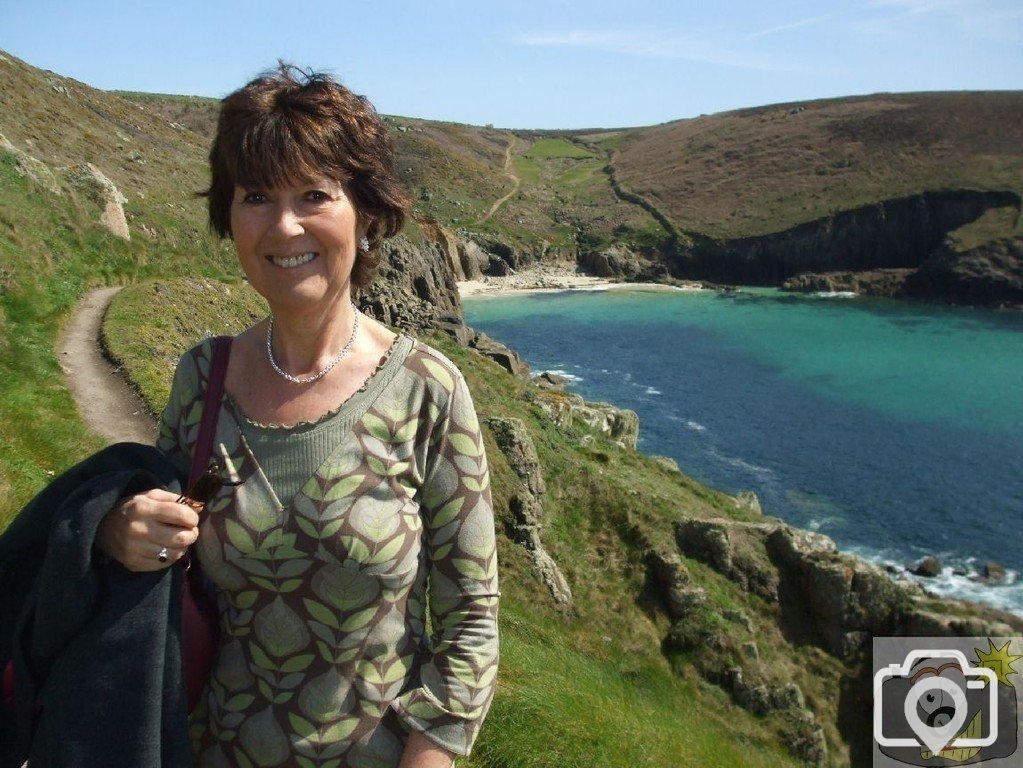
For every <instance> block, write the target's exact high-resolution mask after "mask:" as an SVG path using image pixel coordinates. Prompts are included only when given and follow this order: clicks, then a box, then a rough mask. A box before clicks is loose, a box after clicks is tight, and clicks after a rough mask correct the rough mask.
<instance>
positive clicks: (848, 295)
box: [810, 291, 859, 299]
mask: <svg viewBox="0 0 1023 768" xmlns="http://www.w3.org/2000/svg"><path fill="white" fill-rule="evenodd" d="M810 295H811V296H813V297H814V298H815V299H855V298H856V297H857V296H859V294H858V293H856V291H814V292H813V293H812V294H810Z"/></svg>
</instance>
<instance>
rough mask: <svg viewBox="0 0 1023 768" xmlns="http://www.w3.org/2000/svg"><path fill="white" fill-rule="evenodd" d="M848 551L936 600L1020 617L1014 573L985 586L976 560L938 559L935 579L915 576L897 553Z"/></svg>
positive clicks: (1021, 600) (1019, 585) (1022, 592)
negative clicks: (985, 607)
mask: <svg viewBox="0 0 1023 768" xmlns="http://www.w3.org/2000/svg"><path fill="white" fill-rule="evenodd" d="M847 551H848V552H850V553H852V554H854V555H858V556H859V557H862V558H863V559H865V560H869V561H871V562H873V563H877V564H878V565H880V566H882V567H883V568H884V569H885V570H887V571H888V572H889V573H891V574H892V575H893V576H894V577H895V578H896V579H904V580H909V581H914V582H916V583H917V584H919V585H920V586H922V587H923V588H924V589H926V590H927V591H928V592H932V593H934V594H935V595H937V596H938V597H947V598H954V599H957V600H969V601H972V602H975V603H983V604H985V605H990V606H992V607H993V608H1000V609H1001V610H1003V611H1009V612H1010V613H1014V614H1016V615H1017V616H1023V581H1021V580H1020V574H1019V572H1018V571H1015V570H1012V569H1009V568H1007V569H1006V570H1005V581H1003V582H1002V583H1000V584H989V583H986V582H984V581H982V580H981V573H980V570H979V569H978V567H977V559H976V558H973V557H970V558H966V559H961V558H960V559H957V558H955V557H954V556H947V557H941V555H940V553H939V555H938V556H939V557H940V559H941V561H942V563H943V566H942V569H941V573H940V574H939V575H938V576H934V577H926V576H917V575H915V574H914V573H912V572H911V571H910V570H909V568H907V566H906V560H907V559H913V558H906V557H905V556H904V555H902V554H901V553H896V552H893V551H891V550H872V549H869V548H866V547H849V548H848V549H847Z"/></svg>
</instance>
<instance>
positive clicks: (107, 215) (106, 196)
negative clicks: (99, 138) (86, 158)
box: [63, 163, 131, 240]
mask: <svg viewBox="0 0 1023 768" xmlns="http://www.w3.org/2000/svg"><path fill="white" fill-rule="evenodd" d="M63 172H64V176H65V178H66V179H67V180H68V182H69V183H70V184H71V186H73V187H75V188H76V189H78V190H80V191H81V192H83V193H84V194H85V196H86V197H88V198H89V199H90V200H92V201H93V202H94V203H96V204H97V205H98V206H100V208H102V209H103V212H102V213H101V214H100V219H99V220H100V224H102V225H103V226H104V227H106V228H107V230H108V231H109V232H110V234H112V235H114V236H116V237H120V238H122V239H124V240H130V239H131V233H130V232H129V231H128V220H127V219H126V218H125V216H124V204H125V203H126V202H128V198H126V197H125V196H124V195H122V194H121V192H120V190H118V189H117V187H116V186H114V182H112V181H111V180H110V179H108V178H107V177H106V176H105V175H104V174H103V172H102V171H101V170H100V169H99V168H97V167H96V166H95V165H93V164H92V163H84V164H76V165H72V166H68V167H67V168H64V169H63Z"/></svg>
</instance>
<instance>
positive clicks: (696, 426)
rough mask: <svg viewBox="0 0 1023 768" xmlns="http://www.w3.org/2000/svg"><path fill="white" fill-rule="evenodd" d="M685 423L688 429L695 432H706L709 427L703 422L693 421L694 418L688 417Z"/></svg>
mask: <svg viewBox="0 0 1023 768" xmlns="http://www.w3.org/2000/svg"><path fill="white" fill-rule="evenodd" d="M685 425H686V427H687V428H688V429H691V430H693V432H706V431H707V428H706V427H705V426H704V425H703V424H701V423H700V422H698V421H693V420H692V419H686V421H685Z"/></svg>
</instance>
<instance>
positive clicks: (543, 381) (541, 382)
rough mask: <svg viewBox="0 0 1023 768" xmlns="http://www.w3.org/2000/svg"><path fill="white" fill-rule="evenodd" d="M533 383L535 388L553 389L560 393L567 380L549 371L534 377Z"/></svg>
mask: <svg viewBox="0 0 1023 768" xmlns="http://www.w3.org/2000/svg"><path fill="white" fill-rule="evenodd" d="M533 382H534V383H535V384H536V386H538V387H542V388H543V389H554V390H559V391H560V390H562V389H564V387H565V385H566V384H568V382H569V379H568V378H566V377H565V376H559V375H558V374H556V373H551V372H550V371H544V372H543V373H541V374H540V375H539V376H536V377H534V378H533Z"/></svg>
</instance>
